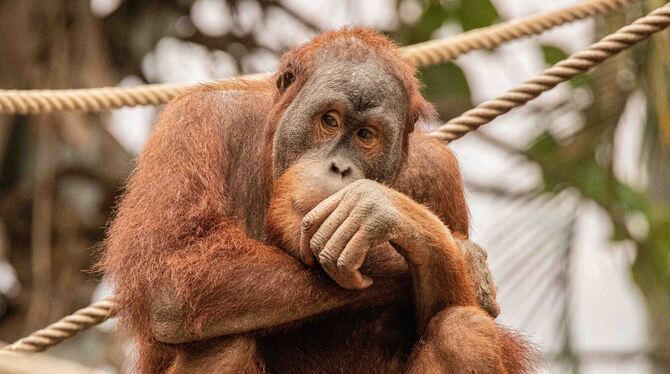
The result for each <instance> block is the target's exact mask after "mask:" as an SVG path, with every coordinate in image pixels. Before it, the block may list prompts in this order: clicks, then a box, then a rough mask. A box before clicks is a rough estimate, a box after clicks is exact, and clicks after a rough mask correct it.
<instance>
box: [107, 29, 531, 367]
mask: <svg viewBox="0 0 670 374" xmlns="http://www.w3.org/2000/svg"><path fill="white" fill-rule="evenodd" d="M414 75H415V72H414V69H413V68H412V67H411V66H409V65H407V64H406V63H405V62H403V61H402V60H401V58H400V57H399V52H398V50H397V48H396V47H395V46H394V45H393V44H392V43H390V42H389V41H388V40H387V39H385V38H384V37H382V36H380V35H378V34H376V33H374V32H372V31H369V30H362V29H353V30H343V31H337V32H331V33H326V34H324V35H321V36H319V37H317V38H315V39H314V40H313V41H311V42H310V43H307V44H306V45H304V46H301V47H298V48H296V49H294V50H292V51H290V52H288V53H287V54H286V55H285V56H283V57H282V60H281V62H280V66H279V67H278V69H277V73H276V75H275V78H276V84H275V85H263V84H258V85H255V86H250V87H248V88H247V89H244V90H240V91H221V90H218V89H217V87H216V86H209V87H205V88H201V89H198V90H195V91H192V92H189V93H187V94H184V95H182V96H180V97H178V98H177V99H175V100H173V101H172V102H171V103H170V104H168V105H167V106H166V108H165V110H164V112H163V113H162V114H161V116H160V119H159V121H158V123H157V124H156V128H155V131H154V133H153V134H152V137H151V139H150V140H149V142H148V144H147V146H146V149H145V150H144V152H143V153H142V155H141V157H140V160H139V162H138V168H137V170H136V171H135V173H134V174H133V176H132V178H131V179H130V180H129V183H128V186H127V188H126V193H125V195H124V197H123V199H122V201H121V203H120V205H119V209H118V213H117V215H116V217H115V219H114V221H113V222H112V224H111V225H110V229H109V233H108V238H107V242H106V252H105V254H104V256H103V259H102V263H101V266H102V268H103V269H104V270H105V271H106V272H107V274H108V276H109V277H110V279H111V280H112V282H114V284H115V286H116V295H117V298H118V299H119V304H120V305H121V308H120V310H119V315H120V317H121V322H122V324H123V325H124V326H125V327H126V328H127V329H128V330H129V332H130V333H131V334H132V335H133V336H134V337H135V338H136V340H137V342H138V346H139V362H138V365H137V371H139V372H141V373H162V372H168V373H192V372H242V373H262V372H275V373H315V372H318V373H340V372H347V373H403V372H409V373H425V372H444V373H463V372H468V371H470V372H474V373H525V372H527V371H528V370H529V365H528V363H529V361H528V359H529V357H530V356H529V350H528V349H527V346H526V345H525V343H523V341H522V340H521V339H519V338H518V337H516V336H515V335H514V334H511V333H510V332H508V331H507V330H505V329H504V328H502V327H500V326H498V325H497V324H496V323H495V321H494V317H495V316H496V315H497V313H498V307H497V304H496V303H495V288H494V286H493V283H492V280H491V276H490V273H489V271H488V269H487V266H486V261H485V259H486V253H485V251H483V250H482V249H481V248H480V247H478V246H476V245H475V244H474V243H471V242H470V241H468V240H467V235H468V212H467V206H466V204H465V198H464V193H463V187H462V181H461V177H460V172H459V170H458V165H457V163H456V160H455V158H454V156H453V154H452V152H451V151H450V150H449V149H448V148H447V147H445V146H444V145H443V144H441V143H439V142H438V141H435V140H434V139H431V138H429V137H427V136H425V135H424V134H423V133H421V131H420V130H417V131H414V127H415V124H416V123H418V122H420V121H421V120H426V119H430V118H431V116H432V115H433V113H434V110H433V109H432V107H431V106H430V105H429V104H428V103H427V102H426V101H425V99H424V98H423V97H422V96H421V94H420V90H419V88H420V85H419V84H418V82H417V80H416V78H415V76H414Z"/></svg>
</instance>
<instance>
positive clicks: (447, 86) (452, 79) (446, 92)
mask: <svg viewBox="0 0 670 374" xmlns="http://www.w3.org/2000/svg"><path fill="white" fill-rule="evenodd" d="M421 78H422V80H423V81H424V82H426V88H425V95H426V98H427V99H428V100H430V101H431V102H433V103H435V105H436V107H437V109H438V111H439V112H440V113H441V114H442V115H444V116H448V117H451V116H453V115H456V114H458V113H461V112H463V111H465V110H466V109H468V108H469V107H471V106H472V103H471V99H470V97H471V95H470V85H469V84H468V81H467V79H466V78H465V74H464V73H463V70H461V68H459V67H458V66H456V65H455V64H453V63H448V64H442V65H433V66H430V67H427V68H423V69H421Z"/></svg>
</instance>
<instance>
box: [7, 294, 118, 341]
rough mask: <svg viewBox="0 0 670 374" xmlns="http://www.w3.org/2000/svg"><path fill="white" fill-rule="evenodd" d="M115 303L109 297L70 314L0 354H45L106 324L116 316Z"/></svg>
mask: <svg viewBox="0 0 670 374" xmlns="http://www.w3.org/2000/svg"><path fill="white" fill-rule="evenodd" d="M114 307H115V303H114V300H113V298H111V297H108V298H106V299H103V300H101V301H98V302H96V303H93V304H91V305H89V306H87V307H86V308H83V309H79V310H78V311H76V312H74V313H72V314H70V315H69V316H67V317H65V318H63V319H61V320H60V321H58V322H56V323H53V324H51V325H49V326H47V327H45V328H43V329H41V330H37V331H35V332H34V333H32V334H30V335H29V336H26V337H25V338H22V339H19V340H17V341H16V342H14V343H13V344H10V345H7V346H4V347H2V348H0V353H36V352H43V351H45V350H46V349H48V348H50V347H53V346H55V345H57V344H59V343H60V342H62V341H63V340H65V339H68V338H70V337H72V336H74V335H75V334H77V333H78V332H80V331H84V330H86V329H88V328H90V327H93V326H95V325H97V324H100V323H102V322H104V321H105V320H106V319H108V318H110V317H112V316H113V315H114Z"/></svg>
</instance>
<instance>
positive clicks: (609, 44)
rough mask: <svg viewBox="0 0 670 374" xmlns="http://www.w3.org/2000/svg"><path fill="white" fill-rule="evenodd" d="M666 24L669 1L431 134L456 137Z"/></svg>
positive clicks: (669, 23) (668, 22) (447, 138)
mask: <svg viewBox="0 0 670 374" xmlns="http://www.w3.org/2000/svg"><path fill="white" fill-rule="evenodd" d="M668 26H670V4H666V5H665V6H663V7H661V8H658V9H656V10H655V11H653V12H651V13H649V15H647V16H645V17H642V18H640V19H638V20H636V21H635V22H633V23H632V24H630V25H628V26H624V27H622V28H620V29H619V30H617V31H616V32H615V33H613V34H610V35H607V36H606V37H604V38H603V39H601V40H600V41H598V42H596V43H593V44H591V46H589V47H588V48H587V49H586V50H584V51H581V52H577V53H575V54H573V55H572V56H570V57H568V58H567V59H565V60H563V61H561V62H559V63H557V64H556V65H554V66H552V67H550V68H548V69H547V70H545V71H544V72H543V73H542V74H540V75H538V76H537V77H535V78H533V79H531V80H528V81H526V82H524V83H522V84H521V85H520V86H518V87H515V88H513V89H511V90H509V91H507V92H506V93H505V94H503V95H501V96H499V97H497V98H495V99H493V100H489V101H485V102H483V103H481V104H479V105H478V106H476V107H475V108H473V109H470V110H468V111H467V112H465V113H463V114H462V115H460V116H458V117H456V118H453V119H451V120H449V121H448V122H447V123H445V124H443V125H442V126H440V127H438V128H437V129H436V130H435V131H434V132H433V133H431V136H434V137H437V138H439V139H441V140H444V141H446V142H450V141H453V140H456V139H458V138H460V137H462V136H463V135H465V134H467V133H468V132H470V131H473V130H476V129H477V128H479V127H480V126H482V125H485V124H487V123H489V122H491V121H493V120H494V119H495V118H497V117H499V116H501V115H503V114H505V113H507V112H509V111H510V110H512V109H514V108H517V107H520V106H522V105H524V104H526V103H527V102H529V101H530V100H533V99H534V98H536V97H538V96H540V94H542V93H543V92H545V91H548V90H550V89H552V88H554V87H555V86H556V85H558V84H559V83H561V82H565V81H567V80H570V79H571V78H573V77H575V76H576V75H578V74H581V73H584V72H586V71H588V70H590V69H591V68H593V67H594V66H596V65H598V64H600V63H601V62H603V61H604V60H606V59H608V58H610V57H612V56H614V55H615V54H617V53H619V52H621V51H623V50H624V49H627V48H630V47H631V46H633V45H634V44H636V43H639V42H640V41H642V40H645V39H647V38H649V37H650V36H651V35H653V34H654V33H657V32H659V31H661V30H663V29H665V28H666V27H668Z"/></svg>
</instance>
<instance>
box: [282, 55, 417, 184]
mask: <svg viewBox="0 0 670 374" xmlns="http://www.w3.org/2000/svg"><path fill="white" fill-rule="evenodd" d="M321 59H322V60H324V62H323V64H321V65H320V66H321V67H320V68H319V69H317V70H316V71H315V72H314V74H312V75H311V77H309V78H308V80H307V82H306V83H305V85H304V87H303V88H302V89H301V90H300V92H299V93H298V95H297V96H296V98H295V99H294V100H293V102H292V103H291V104H290V105H289V107H288V108H287V110H286V112H285V113H284V116H283V117H282V118H281V121H280V124H279V126H278V129H277V135H276V137H275V139H274V147H273V153H274V160H275V163H274V165H273V169H274V177H275V179H276V178H278V177H279V176H280V175H281V174H283V173H284V172H285V171H286V170H287V169H288V168H289V167H290V166H291V165H294V164H300V163H302V162H306V161H310V162H314V161H320V165H319V166H315V167H316V168H317V170H316V172H317V173H316V176H323V177H330V176H332V177H335V178H338V177H343V179H348V180H351V181H353V180H355V179H360V178H366V179H372V180H375V181H378V182H382V183H387V182H390V181H391V180H393V178H394V177H395V175H396V173H397V172H398V167H399V165H400V160H401V158H402V153H403V148H402V146H403V144H402V143H403V142H402V140H403V133H404V131H405V115H406V111H407V97H406V94H405V91H404V90H403V89H402V86H401V84H400V82H399V81H398V79H397V78H396V77H394V76H393V75H392V74H390V73H387V72H386V71H385V70H384V69H383V68H382V67H381V66H380V65H379V63H378V62H377V61H376V60H375V59H374V58H371V59H367V60H365V61H363V62H359V63H355V64H352V63H351V62H347V61H340V60H337V59H336V58H335V56H332V55H329V54H325V55H324V56H322V57H321ZM326 61H327V62H326ZM318 168H320V169H322V170H323V171H324V172H323V173H321V172H319V170H318ZM347 170H349V171H347Z"/></svg>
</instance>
